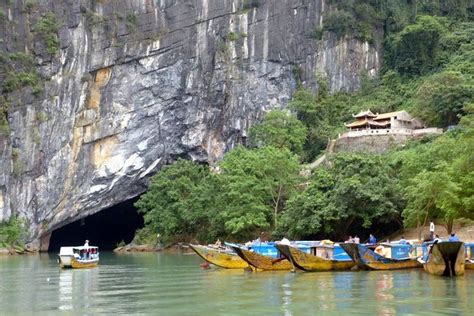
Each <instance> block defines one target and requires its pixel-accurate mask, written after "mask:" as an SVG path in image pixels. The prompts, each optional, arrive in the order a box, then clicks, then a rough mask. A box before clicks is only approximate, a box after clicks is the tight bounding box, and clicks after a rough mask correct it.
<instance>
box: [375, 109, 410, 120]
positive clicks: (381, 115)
mask: <svg viewBox="0 0 474 316" xmlns="http://www.w3.org/2000/svg"><path fill="white" fill-rule="evenodd" d="M402 112H405V111H403V110H402V111H395V112H388V113H382V114H379V115H377V117H376V118H374V120H383V119H388V118H392V117H394V116H397V115H399V114H400V113H402Z"/></svg>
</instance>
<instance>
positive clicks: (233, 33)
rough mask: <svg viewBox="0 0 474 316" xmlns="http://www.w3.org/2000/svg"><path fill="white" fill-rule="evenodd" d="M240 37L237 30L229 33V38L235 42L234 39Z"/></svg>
mask: <svg viewBox="0 0 474 316" xmlns="http://www.w3.org/2000/svg"><path fill="white" fill-rule="evenodd" d="M238 39H239V35H238V34H237V33H235V32H229V34H227V40H229V41H231V42H233V41H236V40H238Z"/></svg>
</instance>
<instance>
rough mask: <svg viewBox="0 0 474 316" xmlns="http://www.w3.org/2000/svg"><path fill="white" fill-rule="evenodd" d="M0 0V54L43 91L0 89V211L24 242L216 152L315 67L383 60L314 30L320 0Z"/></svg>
mask: <svg viewBox="0 0 474 316" xmlns="http://www.w3.org/2000/svg"><path fill="white" fill-rule="evenodd" d="M8 3H10V4H6V3H5V2H2V4H1V5H0V6H1V10H2V12H0V13H3V14H0V32H1V33H2V34H1V35H2V37H1V38H3V39H4V40H3V41H2V42H0V48H1V52H2V54H4V55H5V54H12V53H15V52H23V53H26V54H28V55H30V56H33V58H34V61H35V69H36V70H35V71H36V72H37V74H38V75H39V78H40V82H39V86H40V87H41V88H42V89H41V90H40V91H38V89H36V90H35V89H32V88H31V84H28V83H25V84H23V86H24V87H23V88H18V89H13V91H10V90H5V88H4V97H5V100H6V101H7V102H8V104H9V109H8V124H9V128H10V133H4V134H3V135H0V145H1V146H0V155H1V161H0V222H1V221H3V220H5V219H7V218H9V217H10V216H11V215H12V214H19V216H21V217H23V218H25V219H27V221H28V223H29V226H30V227H31V240H38V238H39V237H41V236H47V235H48V233H50V232H51V231H52V230H54V229H55V228H58V227H61V226H63V225H65V224H67V223H69V222H72V221H74V220H77V219H79V218H82V217H85V216H87V215H90V214H92V213H95V212H98V211H100V210H102V209H104V208H106V207H109V206H111V205H113V204H115V203H118V202H121V201H124V200H126V199H129V198H132V197H134V196H136V195H138V194H140V193H142V192H143V191H144V190H145V189H146V185H147V179H148V178H149V177H150V176H151V175H152V174H153V173H155V172H156V171H158V170H159V169H160V166H162V165H163V164H166V163H170V162H171V161H173V160H175V159H176V158H177V157H186V158H190V159H195V160H200V161H207V162H210V163H213V162H215V161H216V160H218V159H220V158H221V157H222V155H223V154H224V153H225V152H226V151H227V150H229V149H230V148H232V147H234V146H235V145H237V144H240V143H244V142H245V139H246V135H247V131H248V128H249V127H250V126H251V125H252V124H253V123H254V122H256V121H258V120H259V119H260V118H261V117H262V115H263V113H264V112H265V111H267V110H269V109H272V108H281V107H284V106H285V105H286V104H287V103H288V101H289V100H290V98H291V94H292V92H293V91H294V90H295V88H296V83H297V81H301V82H302V84H303V85H304V86H306V87H308V88H310V89H313V90H316V89H317V83H316V82H315V79H314V78H315V73H316V72H317V71H319V72H322V73H323V74H324V75H325V76H327V78H328V81H329V84H330V89H331V90H332V91H335V90H354V89H357V88H358V87H359V84H360V78H359V76H360V74H361V73H364V72H365V73H367V74H369V75H375V74H376V73H377V72H378V70H379V67H380V60H379V53H380V52H379V49H378V46H377V45H375V46H374V45H369V44H368V43H363V42H360V41H359V40H357V39H354V38H349V37H347V38H343V39H336V38H334V37H333V36H332V35H331V34H324V36H323V39H322V40H315V39H313V38H312V34H313V32H314V29H315V28H316V27H317V26H319V25H321V23H322V13H323V12H325V11H327V10H332V8H330V7H329V6H328V4H326V3H325V1H324V0H278V1H271V0H260V1H247V0H245V1H244V0H242V1H241V0H134V1H130V0H116V1H108V0H102V1H99V0H95V1H93V0H65V1H53V0H41V1H33V2H31V3H28V2H26V1H21V0H18V1H12V2H8ZM48 19H49V21H51V20H53V22H54V20H56V21H57V24H56V26H54V25H53V27H52V28H50V29H47V30H49V31H46V32H44V31H43V33H41V27H40V26H44V25H42V24H41V23H43V22H44V21H46V22H47V20H48ZM53 24H54V23H53ZM46 26H47V24H46ZM51 30H52V31H51ZM48 35H49V36H48ZM55 39H56V40H58V41H57V44H58V45H57V47H54V40H55ZM12 58H13V57H12ZM6 76H8V74H0V77H1V78H0V79H3V80H6ZM295 76H296V77H295Z"/></svg>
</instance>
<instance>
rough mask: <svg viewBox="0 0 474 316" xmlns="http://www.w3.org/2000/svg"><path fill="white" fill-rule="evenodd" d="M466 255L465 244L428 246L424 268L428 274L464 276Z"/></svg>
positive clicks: (444, 243)
mask: <svg viewBox="0 0 474 316" xmlns="http://www.w3.org/2000/svg"><path fill="white" fill-rule="evenodd" d="M464 254H465V247H464V243H463V242H460V241H441V242H435V243H433V244H431V245H429V246H428V250H427V253H426V254H425V256H424V260H423V268H424V269H425V271H426V272H428V273H430V274H434V275H439V276H451V277H452V276H460V275H463V274H464V269H465V265H466V264H465V261H466V258H465V257H464Z"/></svg>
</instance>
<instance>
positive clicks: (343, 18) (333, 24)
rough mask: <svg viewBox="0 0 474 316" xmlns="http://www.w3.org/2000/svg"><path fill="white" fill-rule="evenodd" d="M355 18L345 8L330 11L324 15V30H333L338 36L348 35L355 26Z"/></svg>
mask: <svg viewBox="0 0 474 316" xmlns="http://www.w3.org/2000/svg"><path fill="white" fill-rule="evenodd" d="M354 25H355V19H354V17H353V16H352V14H350V13H349V12H346V11H344V10H338V11H330V12H329V13H328V14H326V15H325V16H324V24H323V31H327V32H332V33H334V34H336V36H337V37H342V36H344V35H346V34H347V33H348V32H349V31H350V30H352V29H353V28H354Z"/></svg>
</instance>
